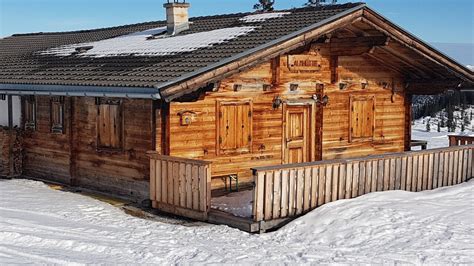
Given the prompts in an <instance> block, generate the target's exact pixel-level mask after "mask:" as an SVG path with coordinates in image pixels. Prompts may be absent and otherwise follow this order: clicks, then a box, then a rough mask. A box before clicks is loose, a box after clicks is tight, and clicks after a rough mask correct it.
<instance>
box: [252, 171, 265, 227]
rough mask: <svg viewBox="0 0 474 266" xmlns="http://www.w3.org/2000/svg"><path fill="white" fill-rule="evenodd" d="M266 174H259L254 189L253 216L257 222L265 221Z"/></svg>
mask: <svg viewBox="0 0 474 266" xmlns="http://www.w3.org/2000/svg"><path fill="white" fill-rule="evenodd" d="M264 193H265V172H257V176H256V177H255V189H254V204H253V205H254V208H253V216H254V220H255V221H256V222H259V221H263V218H264V216H263V214H264V199H265V194H264Z"/></svg>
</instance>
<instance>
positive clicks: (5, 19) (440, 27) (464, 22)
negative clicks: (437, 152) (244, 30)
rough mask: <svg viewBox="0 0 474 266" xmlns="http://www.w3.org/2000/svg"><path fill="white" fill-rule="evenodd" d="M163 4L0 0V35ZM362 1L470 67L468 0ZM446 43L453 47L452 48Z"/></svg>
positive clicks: (210, 10)
mask: <svg viewBox="0 0 474 266" xmlns="http://www.w3.org/2000/svg"><path fill="white" fill-rule="evenodd" d="M189 1H190V2H191V5H192V7H191V10H190V13H191V16H203V15H212V14H225V13H235V12H247V11H251V10H252V6H253V4H254V3H255V2H257V0H189ZM163 2H165V0H0V37H5V36H9V35H11V34H13V33H25V32H40V31H65V30H79V29H90V28H99V27H106V26H115V25H123V24H129V23H137V22H145V21H153V20H162V19H164V10H163V7H162V4H163ZM305 2H306V0H276V8H277V9H283V8H291V7H300V6H302V5H303V3H305ZM338 2H340V3H345V2H348V1H344V0H339V1H338ZM365 2H366V3H367V4H368V5H369V6H370V7H372V8H373V9H375V10H377V11H378V12H380V13H382V14H383V15H384V16H386V17H387V18H389V19H390V20H392V21H393V22H395V23H397V24H398V25H400V26H402V27H403V28H405V29H407V30H408V31H410V32H411V33H413V34H415V35H416V36H418V37H420V38H421V39H423V40H425V41H427V42H429V43H433V45H435V46H437V47H439V48H440V49H442V50H444V51H445V52H447V53H448V54H449V55H451V56H453V57H455V58H456V59H458V60H459V61H462V63H465V64H473V65H474V55H473V53H474V51H473V50H474V0H367V1H365ZM438 43H441V44H438ZM446 43H448V44H446ZM450 43H456V44H457V45H454V46H452V45H450ZM459 44H461V45H459ZM459 49H462V51H459ZM454 53H457V55H454Z"/></svg>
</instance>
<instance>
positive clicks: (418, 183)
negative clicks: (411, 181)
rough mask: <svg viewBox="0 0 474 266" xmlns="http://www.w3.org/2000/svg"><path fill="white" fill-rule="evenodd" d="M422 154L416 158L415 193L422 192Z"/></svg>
mask: <svg viewBox="0 0 474 266" xmlns="http://www.w3.org/2000/svg"><path fill="white" fill-rule="evenodd" d="M423 163H424V160H423V154H421V155H419V156H418V173H417V175H418V176H417V180H416V191H422V190H423V170H424V167H423Z"/></svg>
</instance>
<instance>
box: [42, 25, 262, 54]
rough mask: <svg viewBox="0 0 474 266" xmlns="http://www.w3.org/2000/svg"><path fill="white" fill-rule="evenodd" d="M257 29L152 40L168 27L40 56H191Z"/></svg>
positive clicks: (247, 28) (49, 50) (220, 31)
mask: <svg viewBox="0 0 474 266" xmlns="http://www.w3.org/2000/svg"><path fill="white" fill-rule="evenodd" d="M254 29H255V28H254V27H233V28H224V29H217V30H213V31H209V32H198V33H193V34H186V35H180V36H171V37H170V36H167V35H163V36H158V37H156V39H153V38H152V39H149V37H152V36H156V35H159V34H162V33H165V31H166V27H161V28H156V29H150V30H145V31H141V32H135V33H132V34H128V35H124V36H119V37H115V38H111V39H106V40H102V41H96V42H88V43H79V44H72V45H63V46H59V47H56V48H50V49H48V50H46V51H42V52H40V54H50V55H57V56H69V55H71V54H73V53H74V52H75V51H76V48H80V47H87V46H89V47H92V49H90V50H88V51H86V52H83V53H81V54H80V55H81V56H88V57H104V56H126V55H140V56H144V55H154V56H163V55H172V54H176V53H183V52H191V51H194V50H197V49H200V48H205V47H210V46H212V45H215V44H218V43H222V42H225V41H229V40H232V39H235V38H237V37H239V36H241V35H245V34H248V33H249V32H251V31H253V30H254Z"/></svg>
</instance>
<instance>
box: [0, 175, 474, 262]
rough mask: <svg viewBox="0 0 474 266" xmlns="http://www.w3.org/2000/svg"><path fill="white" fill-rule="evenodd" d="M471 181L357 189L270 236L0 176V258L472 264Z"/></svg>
mask: <svg viewBox="0 0 474 266" xmlns="http://www.w3.org/2000/svg"><path fill="white" fill-rule="evenodd" d="M473 192H474V182H468V183H465V184H461V185H458V186H455V187H449V188H442V189H438V190H435V191H426V192H421V193H411V192H403V191H393V192H382V193H373V194H369V195H365V196H362V197H359V198H357V199H353V200H341V201H337V202H334V203H330V204H327V205H325V206H322V207H320V208H318V209H316V210H314V211H312V212H310V213H309V214H307V215H305V216H303V217H301V218H299V219H297V220H295V221H293V222H292V223H290V224H288V225H287V226H285V227H284V228H282V229H280V230H279V231H277V232H274V233H267V234H263V235H251V234H247V233H244V232H241V231H239V230H236V229H232V228H229V227H226V226H217V225H208V224H204V223H199V222H182V224H176V223H177V222H179V221H174V222H170V219H169V218H163V222H157V221H149V220H144V219H139V218H135V217H132V216H129V215H126V214H125V213H124V212H122V211H121V210H120V209H118V208H116V207H113V206H111V205H109V204H107V203H104V202H100V201H97V200H95V199H92V198H89V197H86V196H82V195H79V194H73V193H69V192H62V191H56V190H52V189H50V188H49V187H48V186H46V185H44V184H43V183H40V182H35V181H28V180H11V181H0V195H1V198H0V264H20V263H42V264H85V263H95V264H101V263H102V264H116V263H120V264H132V263H134V264H138V263H149V264H188V263H191V264H220V263H234V264H235V263H237V264H275V263H278V264H282V263H287V264H295V263H297V264H311V263H372V264H374V263H375V264H379V263H389V264H394V263H414V264H422V263H431V264H432V263H437V264H448V263H449V264H452V263H463V264H464V263H466V264H473V263H474V239H473V235H474V225H473V223H472V221H474V206H473V205H474V204H473V202H474V198H473V195H474V194H473Z"/></svg>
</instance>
